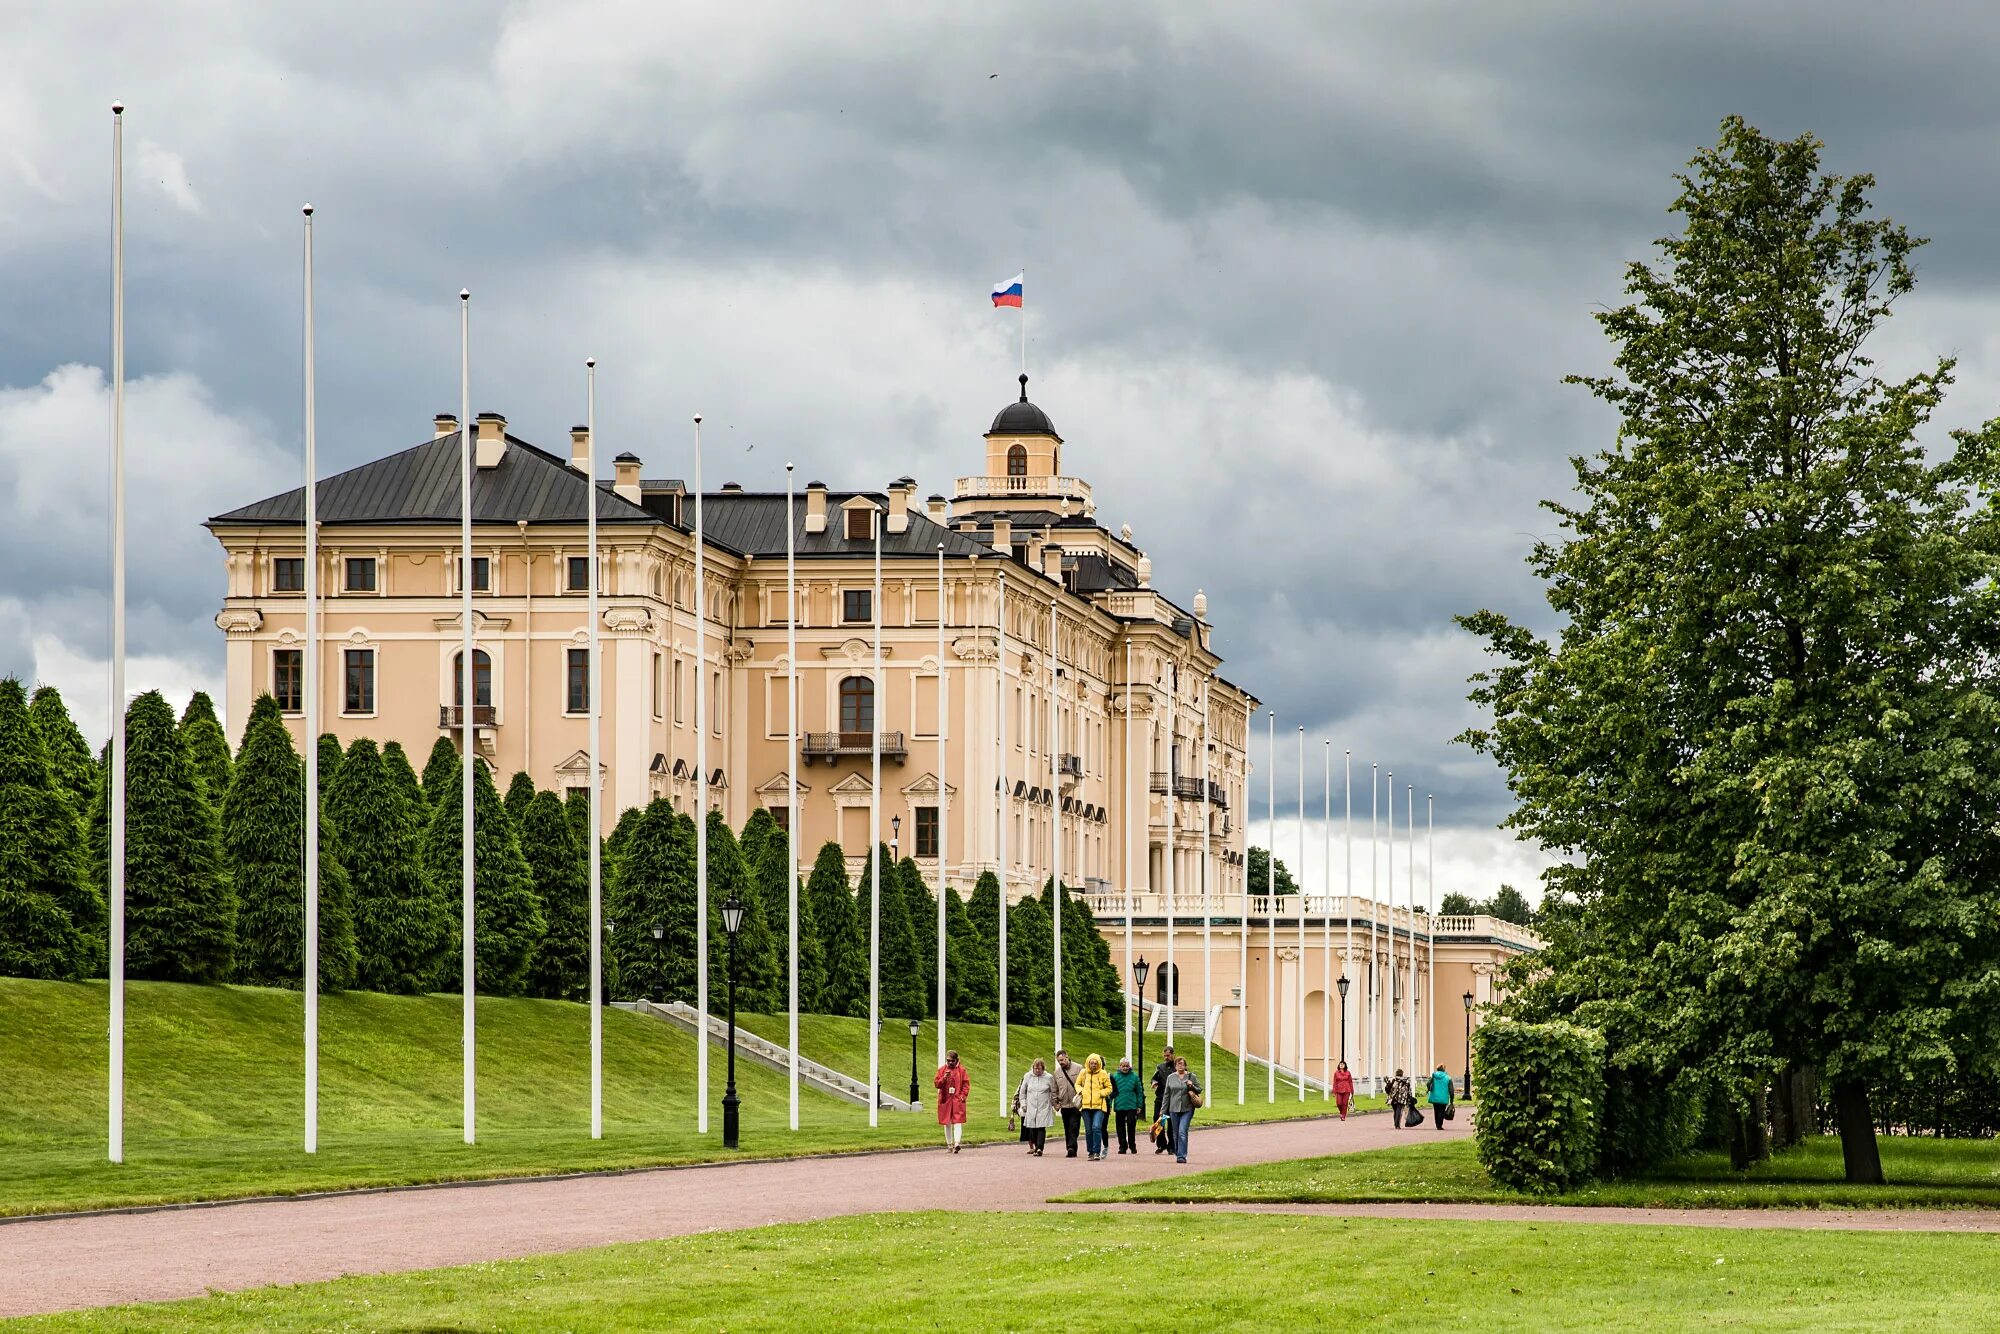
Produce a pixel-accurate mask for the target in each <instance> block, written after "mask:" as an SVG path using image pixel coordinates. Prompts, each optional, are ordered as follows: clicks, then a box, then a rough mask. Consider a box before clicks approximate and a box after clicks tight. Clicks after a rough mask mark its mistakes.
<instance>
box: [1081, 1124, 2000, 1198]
mask: <svg viewBox="0 0 2000 1334" xmlns="http://www.w3.org/2000/svg"><path fill="white" fill-rule="evenodd" d="M1419 1133H1421V1132H1415V1131H1413V1132H1412V1134H1413V1135H1415V1134H1419ZM1882 1167H1883V1170H1884V1171H1885V1172H1886V1173H1887V1174H1888V1176H1889V1184H1888V1185H1886V1186H1850V1185H1847V1184H1846V1183H1845V1182H1843V1181H1842V1180H1841V1179H1840V1177H1841V1163H1840V1142H1839V1141H1838V1140H1837V1139H1833V1138H1822V1139H1815V1140H1811V1141H1808V1142H1807V1143H1806V1144H1805V1145H1803V1146H1802V1147H1800V1148H1799V1149H1797V1150H1794V1151H1792V1152H1790V1153H1786V1154H1782V1155H1780V1156H1778V1157H1776V1158H1774V1159H1772V1160H1771V1161H1770V1162H1767V1163H1762V1164H1759V1165H1758V1166H1757V1167H1755V1168H1753V1169H1752V1170H1751V1171H1749V1172H1746V1173H1742V1174H1738V1173H1735V1172H1732V1171H1730V1169H1729V1162H1728V1159H1727V1158H1726V1157H1725V1156H1722V1155H1713V1154H1702V1155H1698V1156H1696V1157H1693V1158H1689V1159H1686V1160H1684V1161H1682V1162H1677V1163H1673V1164H1670V1165H1669V1166H1667V1167H1665V1168H1663V1169H1661V1170H1660V1171H1658V1172H1657V1173H1655V1174H1654V1175H1653V1176H1651V1177H1649V1178H1647V1179H1645V1180H1640V1181H1607V1182H1599V1183H1596V1184H1594V1185H1591V1186H1587V1187H1584V1188H1583V1189H1581V1190H1575V1191H1570V1192H1568V1193H1567V1194H1563V1195H1555V1196H1524V1195H1520V1194H1517V1193H1516V1192H1514V1191H1511V1190H1508V1189H1506V1188H1505V1187H1503V1186H1500V1185H1498V1184H1496V1183H1495V1182H1494V1181H1493V1180H1492V1179H1491V1178H1490V1177H1488V1176H1487V1175H1486V1172H1485V1169H1483V1168H1481V1167H1480V1165H1479V1159H1478V1158H1477V1157H1476V1156H1475V1153H1474V1149H1473V1144H1472V1141H1471V1140H1467V1139H1459V1140H1445V1141H1432V1142H1428V1143H1426V1142H1423V1141H1421V1140H1420V1141H1419V1142H1418V1143H1416V1144H1413V1145H1411V1146H1409V1147H1407V1148H1395V1149H1377V1150H1374V1151H1372V1152H1368V1153H1350V1154H1342V1155H1340V1156H1338V1157H1332V1158H1301V1159H1296V1160H1294V1161H1291V1162H1284V1163H1267V1164H1263V1165H1261V1166H1252V1167H1229V1168H1222V1169H1220V1170H1217V1171H1213V1172H1200V1173H1196V1174H1194V1175H1192V1176H1183V1177H1171V1178H1167V1179H1165V1180H1161V1181H1154V1182H1143V1183H1140V1184H1137V1185H1133V1186H1124V1187H1112V1188H1107V1189H1104V1190H1091V1191H1083V1192H1080V1193H1078V1194H1076V1195H1071V1196H1066V1197H1065V1198H1066V1199H1070V1200H1078V1201H1089V1202H1097V1203H1102V1202H1107V1201H1132V1200H1146V1201H1158V1202H1169V1203H1181V1202H1187V1201H1211V1202H1228V1203H1263V1204H1275V1203H1285V1204H1335V1203H1339V1204H1358V1203H1395V1202H1411V1201H1422V1202H1431V1203H1444V1202H1473V1203H1485V1204H1521V1203H1536V1204H1587V1205H1635V1206H1652V1207H1661V1208H1690V1209H1691V1208H1711V1209H1778V1208H1806V1209H1849V1208H1859V1209H1869V1208H1873V1209H1910V1208H1989V1209H1993V1208H2000V1143H1995V1142H1994V1141H1990V1140H1935V1139H1908V1138H1901V1137H1897V1138H1888V1137H1885V1138H1884V1139H1883V1140H1882Z"/></svg>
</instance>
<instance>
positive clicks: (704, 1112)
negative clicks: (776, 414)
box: [694, 412, 873, 1135]
mask: <svg viewBox="0 0 2000 1334" xmlns="http://www.w3.org/2000/svg"><path fill="white" fill-rule="evenodd" d="M704 546H705V541H704V537H703V528H702V521H701V414H700V413H699V412H697V413H695V414H694V768H695V775H694V794H695V814H694V818H695V824H696V825H697V826H698V827H697V828H696V829H695V844H694V847H695V853H694V858H695V867H694V889H695V905H694V934H695V947H694V969H695V984H694V989H695V1022H696V1024H698V1025H699V1027H698V1028H697V1029H696V1031H695V1042H694V1047H695V1077H694V1083H695V1117H694V1128H695V1133H696V1134H698V1135H706V1134H707V1133H708V729H709V718H708V579H707V565H706V561H705V558H706V552H705V551H704ZM793 762H794V763H796V762H797V752H793ZM870 1124H871V1125H872V1124H873V1122H870Z"/></svg>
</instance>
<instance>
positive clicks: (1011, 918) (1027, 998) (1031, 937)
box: [1007, 894, 1055, 1024]
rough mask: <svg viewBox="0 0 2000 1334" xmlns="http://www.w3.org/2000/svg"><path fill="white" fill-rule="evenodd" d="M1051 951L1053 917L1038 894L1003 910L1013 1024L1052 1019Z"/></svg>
mask: <svg viewBox="0 0 2000 1334" xmlns="http://www.w3.org/2000/svg"><path fill="white" fill-rule="evenodd" d="M1054 950H1055V928H1054V924H1053V920H1052V919H1051V918H1050V916H1049V910H1048V906H1047V905H1046V904H1045V903H1043V901H1042V898H1041V896H1040V895H1039V894H1030V895H1028V896H1027V897H1026V898H1024V899H1022V900H1021V901H1020V902H1019V903H1016V904H1015V905H1014V906H1013V907H1011V908H1009V909H1008V910H1007V1017H1008V1018H1009V1019H1011V1020H1013V1021H1014V1022H1015V1023H1017V1024H1051V1023H1054V1022H1055V995H1054V989H1053V982H1054V978H1055V973H1054V971H1053V969H1052V968H1051V967H1050V960H1051V958H1052V957H1053V952H1054Z"/></svg>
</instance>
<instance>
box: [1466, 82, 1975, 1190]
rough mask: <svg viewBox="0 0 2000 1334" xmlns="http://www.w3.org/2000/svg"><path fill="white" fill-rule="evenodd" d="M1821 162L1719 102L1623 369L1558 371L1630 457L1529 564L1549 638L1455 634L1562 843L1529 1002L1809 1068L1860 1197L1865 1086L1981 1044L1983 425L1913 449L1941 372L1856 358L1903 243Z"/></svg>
mask: <svg viewBox="0 0 2000 1334" xmlns="http://www.w3.org/2000/svg"><path fill="white" fill-rule="evenodd" d="M1819 153H1820V145H1819V144H1818V143H1817V142H1816V141H1815V140H1813V139H1812V138H1810V137H1804V138H1799V139H1794V140H1791V141H1788V142H1778V141H1774V140H1772V139H1768V138H1766V137H1765V136H1763V135H1762V134H1760V133H1758V132H1757V131H1756V130H1754V129H1752V128H1751V127H1750V126H1748V125H1746V124H1744V123H1743V122H1742V121H1740V120H1737V119H1731V120H1729V121H1726V122H1724V124H1723V127H1722V133H1721V138H1720V141H1719V142H1718V143H1717V145H1716V146H1715V147H1714V148H1712V149H1708V150H1705V151H1703V152H1702V153H1701V154H1700V155H1699V156H1697V157H1696V158H1695V159H1694V161H1693V162H1692V164H1691V165H1690V167H1689V168H1688V170H1687V171H1686V172H1685V173H1684V174H1682V175H1681V176H1680V178H1679V181H1680V187H1681V188H1680V194H1679V197H1678V198H1677V199H1676V200H1675V201H1674V205H1673V210H1674V212H1675V213H1677V214H1678V215H1679V217H1680V221H1681V230H1680V231H1679V232H1678V233H1677V234H1675V235H1672V236H1669V237H1667V238H1665V239H1664V240H1662V241H1661V242H1660V243H1659V248H1660V253H1659V256H1658V258H1657V260H1655V261H1654V262H1650V263H1647V262H1640V263H1635V264H1633V265H1632V266H1631V267H1630V268H1629V269H1628V271H1627V291H1628V293H1629V294H1630V296H1631V301H1630V302H1629V303H1628V304H1626V305H1624V306H1621V307H1619V308H1617V309H1615V310H1610V311H1607V312H1605V313H1603V314H1602V315H1600V316H1599V317H1598V319H1599V322H1600V324H1601V325H1602V327H1603V328H1604V330H1605V332H1606V334H1607V335H1608V336H1609V338H1610V340H1611V343H1612V348H1613V364H1614V367H1615V369H1614V371H1613V373H1612V374H1609V375H1606V376H1602V377H1593V378H1583V379H1580V381H1579V382H1580V383H1582V384H1584V385H1585V386H1587V387H1588V388H1589V389H1590V390H1591V392H1593V393H1594V394H1595V395H1596V396H1597V397H1598V398H1600V399H1602V400H1603V401H1604V402H1605V403H1607V404H1609V405H1610V406H1611V407H1612V408H1613V409H1615V410H1616V411H1617V413H1618V414H1619V418H1620V422H1619V430H1618V437H1617V440H1616V442H1615V443H1614V444H1612V445H1611V446H1610V447H1608V448H1607V449H1605V450H1604V451H1603V452H1602V453H1600V454H1598V455H1597V456H1596V457H1594V458H1579V459H1577V460H1576V461H1575V471H1576V496H1575V498H1574V499H1572V500H1570V501H1567V502H1563V503H1551V504H1550V505H1549V508H1550V509H1551V510H1553V511H1554V512H1555V514H1556V515H1557V516H1558V519H1559V521H1560V524H1561V527H1562V529H1563V531H1564V535H1563V536H1561V537H1560V538H1556V539H1552V540H1545V541H1543V542H1540V543H1538V544H1537V545H1536V546H1535V548H1534V549H1533V553H1532V555H1531V557H1530V562H1531V564H1532V566H1533V568H1534V569H1535V570H1536V572H1537V573H1538V574H1539V575H1540V576H1541V578H1542V579H1543V580H1544V581H1545V583H1546V585H1547V596H1548V600H1549V603H1550V605H1551V606H1552V607H1553V608H1554V609H1555V610H1556V611H1557V612H1558V613H1559V614H1560V616H1561V617H1562V620H1563V624H1562V627H1561V629H1560V631H1559V633H1558V634H1557V636H1556V638H1555V640H1554V642H1552V643H1551V642H1546V641H1544V640H1543V639H1542V638H1540V637H1538V636H1537V635H1535V634H1534V633H1531V632H1530V631H1529V630H1528V629H1525V628H1523V627H1521V626H1519V625H1516V624H1514V623H1513V622H1511V621H1509V620H1507V619H1506V618H1504V617H1502V616H1500V615H1497V614H1494V613H1491V612H1481V613H1479V614H1477V615H1474V616H1468V617H1466V618H1464V623H1465V624H1466V625H1467V626H1468V627H1469V628H1470V629H1472V630H1473V631H1474V632H1476V633H1477V634H1479V635H1481V636H1483V637H1484V638H1485V639H1486V640H1487V642H1488V644H1489V647H1490V650H1491V652H1492V654H1493V655H1494V656H1495V657H1496V658H1497V659H1498V662H1497V664H1496V666H1495V667H1494V668H1493V669H1492V670H1491V671H1490V672H1488V673H1486V674H1484V675H1482V676H1481V677H1479V678H1476V688H1475V690H1474V694H1473V698H1474V699H1475V700H1476V701H1477V702H1479V703H1481V704H1482V705H1484V706H1485V707H1486V708H1487V709H1489V710H1490V711H1491V713H1492V717H1493V721H1492V724H1491V726H1490V727H1488V728H1486V729H1483V730H1476V731H1474V732H1472V733H1469V734H1468V738H1469V739H1470V740H1471V741H1472V742H1473V743H1474V744H1476V745H1478V746H1479V747H1481V748H1483V749H1485V750H1487V751H1489V752H1491V753H1492V754H1493V755H1494V756H1495V757H1496V758H1497V759H1498V760H1499V761H1500V763H1501V765H1502V767H1503V768H1504V769H1505V770H1506V772H1507V776H1508V781H1509V784H1510V786H1511V787H1512V789H1513V791H1514V794H1515V797H1516V800H1517V806H1516V809H1515V811H1514V813H1513V815H1512V816H1511V817H1510V823H1511V825H1512V827H1513V828H1515V829H1517V830H1518V831H1520V832H1521V833H1522V834H1524V835H1527V836H1530V837H1533V838H1535V839H1536V840H1538V841H1539V842H1541V843H1542V844H1543V845H1544V846H1545V847H1548V848H1551V849H1557V850H1560V851H1562V852H1564V853H1567V854H1569V856H1568V859H1567V860H1566V862H1565V864H1563V865H1561V866H1558V867H1557V868H1556V869H1555V870H1554V871H1552V872H1550V873H1549V875H1548V878H1547V884H1548V888H1549V891H1550V896H1549V898H1548V900H1546V902H1548V903H1550V904H1553V905H1554V909H1555V910H1554V911H1545V913H1544V918H1545V919H1546V920H1547V921H1548V923H1549V926H1548V930H1549V933H1550V949H1549V950H1548V951H1547V952H1546V953H1545V954H1544V956H1543V957H1542V959H1541V960H1539V963H1540V964H1541V965H1542V967H1543V969H1544V972H1543V975H1542V979H1541V980H1540V981H1539V982H1537V983H1535V985H1534V986H1533V987H1531V988H1530V989H1529V991H1528V992H1527V993H1525V995H1524V997H1523V1002H1522V1004H1523V1009H1524V1011H1533V1010H1535V1009H1537V1008H1539V1009H1541V1010H1542V1011H1543V1012H1544V1013H1568V1014H1576V1015H1579V1016H1580V1017H1582V1018H1584V1019H1585V1020H1586V1021H1588V1022H1591V1023H1593V1024H1595V1025H1596V1026H1598V1027H1601V1028H1603V1029H1605V1031H1606V1032H1607V1033H1608V1034H1609V1035H1611V1038H1612V1044H1613V1051H1612V1053H1611V1055H1610V1056H1609V1058H1608V1066H1611V1067H1616V1066H1617V1065H1618V1064H1619V1063H1620V1061H1621V1060H1622V1061H1623V1062H1625V1063H1627V1064H1628V1065H1629V1066H1630V1067H1631V1068H1632V1069H1634V1070H1637V1071H1640V1072H1641V1073H1643V1074H1645V1075H1647V1076H1649V1077H1652V1078H1668V1079H1671V1078H1676V1077H1681V1076H1683V1075H1685V1074H1686V1073H1689V1072H1692V1073H1695V1074H1699V1075H1705V1076H1709V1077H1712V1078H1713V1079H1715V1080H1717V1081H1719V1082H1720V1083H1722V1084H1723V1086H1724V1087H1726V1088H1727V1089H1729V1090H1730V1091H1731V1092H1732V1093H1733V1094H1734V1095H1735V1097H1736V1100H1737V1103H1738V1105H1739V1106H1740V1107H1743V1108H1746V1109H1747V1108H1749V1107H1750V1106H1751V1105H1752V1101H1753V1099H1755V1098H1756V1097H1758V1096H1759V1095H1760V1093H1761V1090H1762V1089H1763V1088H1764V1087H1765V1086H1766V1085H1767V1084H1768V1083H1770V1082H1771V1081H1772V1080H1774V1079H1779V1080H1781V1079H1782V1075H1783V1073H1784V1072H1785V1071H1786V1070H1788V1069H1790V1068H1793V1067H1798V1066H1805V1067H1812V1068H1817V1069H1818V1070H1819V1071H1820V1072H1821V1074H1822V1075H1823V1077H1824V1078H1825V1080H1826V1081H1827V1083H1828V1086H1829V1087H1830V1089H1831V1091H1832V1095H1833V1101H1834V1104H1835V1109H1836V1119H1837V1122H1838V1125H1839V1129H1840V1134H1841V1141H1842V1148H1843V1153H1844V1158H1845V1162H1846V1172H1847V1177H1848V1179H1849V1180H1850V1181H1857V1182H1867V1181H1879V1180H1880V1179H1881V1175H1882V1173H1881V1165H1880V1159H1879V1155H1878V1153H1877V1150H1876V1145H1875V1130H1874V1124H1873V1117H1872V1115H1871V1104H1870V1090H1871V1089H1872V1088H1880V1087H1883V1086H1884V1085H1888V1084H1893V1083H1897V1082H1908V1081H1914V1080H1917V1079H1922V1078H1927V1077H1929V1076H1931V1075H1933V1074H1935V1073H1939V1072H1944V1071H1952V1072H1957V1073H1960V1074H1961V1077H1963V1076H1964V1075H1965V1074H1967V1073H1970V1072H1968V1071H1967V1070H1966V1067H1967V1066H1968V1065H1969V1064H1970V1065H1976V1064H1977V1063H1978V1062H1982V1061H1984V1062H1988V1063H1990V1060H1991V1056H1990V1053H1992V1052H1993V1051H1994V1049H1995V1034H1994V1032H1993V1025H1994V1023H1995V1017H1996V1016H2000V1004H1996V1003H1995V1002H1996V1000H2000V995H1996V991H2000V959H1996V943H1997V942H2000V845H1996V826H1995V822H1994V819H1993V812H1994V811H1995V809H1996V808H2000V782H1996V779H2000V747H1996V745H1995V740H1996V732H2000V701H1996V697H1995V690H1994V668H1993V663H1994V662H1995V656H1994V655H1995V652H1996V649H2000V596H1997V595H1996V588H1995V581H1994V576H1995V574H1996V570H1997V569H2000V567H1997V566H1996V559H1995V552H1996V545H2000V543H1996V518H1995V511H1994V510H1993V508H1992V505H1991V497H1992V493H1993V490H1994V485H1995V481H1996V458H1995V446H1996V445H2000V427H1996V426H1995V425H1994V424H1988V425H1987V426H1985V427H1983V428H1981V429H1979V430H1977V431H1961V432H1955V433H1953V434H1952V435H1951V437H1950V439H1949V440H1945V439H1943V438H1939V439H1937V440H1935V442H1934V443H1935V445H1936V449H1935V461H1932V459H1931V458H1927V456H1926V453H1925V450H1924V449H1923V448H1922V447H1921V446H1920V444H1919V442H1918V439H1917V436H1918V433H1919V431H1920V429H1921V428H1923V427H1924V426H1925V425H1926V423H1928V422H1929V420H1930V418H1931V416H1932V413H1933V411H1934V410H1935V409H1936V407H1937V406H1938V403H1939V401H1940V399H1941V396H1942V394H1943V392H1944V388H1945V386H1946V385H1947V383H1948V382H1949V380H1950V375H1951V362H1950V361H1948V360H1945V361H1940V362H1938V363H1936V364H1935V365H1934V366H1931V367H1930V368H1929V369H1925V370H1921V371H1919V372H1917V373H1915V374H1912V375H1909V376H1907V377H1906V378H1901V379H1895V380H1885V379H1883V378H1881V377H1878V376H1877V375H1876V374H1875V373H1874V371H1873V369H1872V367H1871V363H1870V361H1869V359H1868V357H1867V356H1866V355H1865V351H1864V348H1865V344H1866V343H1867V340H1868V338H1869V335H1870V334H1871V333H1872V332H1873V331H1874V329H1875V328H1876V326H1877V325H1878V324H1879V323H1880V322H1881V320H1882V319H1883V318H1884V317H1886V316H1887V315H1888V314H1889V311H1890V307H1891V305H1892V303H1893V302H1894V301H1895V300H1896V299H1897V298H1898V297H1900V296H1902V295H1903V294H1905V293H1906V292H1908V291H1909V290H1910V288H1911V285H1912V283H1913V281H1914V273H1913V270H1912V268H1911V264H1910V255H1911V252H1912V251H1913V250H1914V248H1915V247H1916V246H1917V245H1918V244H1919V242H1918V241H1917V239H1916V238H1914V237H1912V236H1911V235H1910V234H1909V233H1908V232H1907V231H1905V230H1904V229H1903V228H1902V227H1900V226H1898V225H1897V224H1895V223H1894V222H1891V221H1889V220H1888V219H1886V218H1883V217H1880V216H1878V215H1877V214H1875V213H1874V212H1873V210H1872V209H1871V207H1870V205H1869V202H1868V190H1869V187H1870V186H1871V185H1872V181H1871V180H1870V178H1868V177H1866V176H1855V177H1849V178H1845V179H1843V178H1841V177H1837V176H1832V175H1827V174H1823V173H1822V172H1821V170H1820V161H1819ZM1989 1069H1990V1064H1989ZM1607 1073H1608V1074H1614V1073H1615V1072H1614V1071H1612V1070H1609V1069H1608V1071H1607ZM1986 1077H1988V1078H1990V1073H1987V1074H1986Z"/></svg>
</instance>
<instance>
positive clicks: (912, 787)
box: [898, 774, 958, 797]
mask: <svg viewBox="0 0 2000 1334" xmlns="http://www.w3.org/2000/svg"><path fill="white" fill-rule="evenodd" d="M898 790H899V791H900V792H902V794H903V795H904V796H906V797H935V796H937V794H938V779H937V775H936V774H925V775H923V776H922V777H921V778H917V779H914V780H912V781H911V782H910V783H908V784H906V785H904V786H903V787H902V788H900V789H898ZM944 791H945V795H946V796H948V797H956V796H957V795H958V789H957V788H955V787H953V786H952V785H951V784H950V783H946V784H945V785H944Z"/></svg>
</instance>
